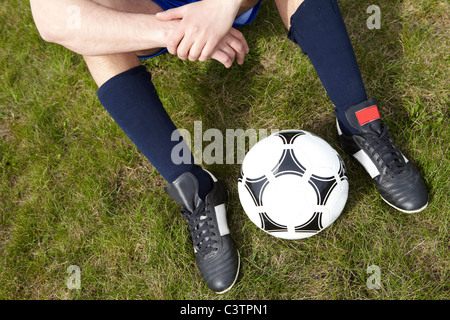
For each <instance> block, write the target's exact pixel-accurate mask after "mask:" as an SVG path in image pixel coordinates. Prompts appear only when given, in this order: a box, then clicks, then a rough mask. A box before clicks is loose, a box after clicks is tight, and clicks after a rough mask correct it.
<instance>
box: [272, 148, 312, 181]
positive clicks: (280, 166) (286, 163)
mask: <svg viewBox="0 0 450 320" xmlns="http://www.w3.org/2000/svg"><path fill="white" fill-rule="evenodd" d="M305 172H306V169H305V167H303V166H302V165H301V163H300V162H299V161H298V160H297V158H296V157H295V154H294V150H292V149H285V150H283V154H282V155H281V159H280V160H279V161H278V163H277V165H276V166H275V168H273V169H272V173H273V175H274V176H275V177H278V176H281V175H283V174H295V175H298V176H300V177H302V176H303V174H304V173H305Z"/></svg>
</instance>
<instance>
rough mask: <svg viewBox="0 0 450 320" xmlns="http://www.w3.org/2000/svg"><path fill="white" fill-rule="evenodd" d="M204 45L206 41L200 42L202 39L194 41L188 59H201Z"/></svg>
mask: <svg viewBox="0 0 450 320" xmlns="http://www.w3.org/2000/svg"><path fill="white" fill-rule="evenodd" d="M204 46H205V43H204V42H200V41H197V42H194V44H193V45H192V46H191V48H190V49H189V55H188V59H189V60H190V61H197V60H199V58H200V55H201V53H202V50H203V48H204Z"/></svg>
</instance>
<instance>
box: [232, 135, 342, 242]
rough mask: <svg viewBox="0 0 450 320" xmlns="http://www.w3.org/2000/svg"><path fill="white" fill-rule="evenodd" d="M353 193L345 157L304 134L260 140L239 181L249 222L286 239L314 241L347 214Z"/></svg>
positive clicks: (314, 136) (243, 164) (253, 149)
mask: <svg viewBox="0 0 450 320" xmlns="http://www.w3.org/2000/svg"><path fill="white" fill-rule="evenodd" d="M348 188H349V185H348V178H347V174H346V170H345V166H344V162H343V161H342V159H341V157H340V156H339V154H338V153H337V152H336V151H335V150H334V149H333V148H332V147H331V146H330V145H329V144H328V143H327V142H326V141H325V140H323V139H322V138H320V137H318V136H316V135H314V134H312V133H310V132H307V131H303V130H284V131H280V132H277V133H274V134H272V135H270V136H268V137H266V138H264V139H262V140H260V141H259V142H258V143H256V144H255V145H254V146H253V147H252V148H251V149H250V151H249V152H248V153H247V154H246V155H245V158H244V160H243V162H242V167H241V172H240V175H239V178H238V192H239V199H240V201H241V204H242V207H243V209H244V211H245V213H246V214H247V216H248V217H249V218H250V220H251V221H252V222H253V223H254V224H256V225H257V226H258V227H259V228H260V229H262V230H264V231H265V232H267V233H269V234H271V235H273V236H275V237H277V238H283V239H301V238H308V237H311V236H313V235H315V234H317V233H319V232H321V231H322V230H323V229H325V228H327V227H328V226H330V225H331V224H332V223H333V222H334V221H335V220H336V219H337V218H338V217H339V215H340V214H341V212H342V210H343V209H344V206H345V203H346V202H347V197H348Z"/></svg>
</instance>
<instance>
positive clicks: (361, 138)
mask: <svg viewBox="0 0 450 320" xmlns="http://www.w3.org/2000/svg"><path fill="white" fill-rule="evenodd" d="M345 115H346V117H347V120H348V122H349V123H350V125H351V126H352V127H353V128H354V129H356V130H357V131H358V132H359V133H358V134H355V135H350V136H349V135H346V134H344V133H343V132H342V130H341V128H340V127H339V122H338V123H337V130H338V136H339V140H340V142H341V144H342V146H343V148H344V149H345V151H346V152H347V153H349V154H350V155H352V156H353V157H354V158H355V159H356V160H358V162H359V163H360V164H361V165H362V166H363V167H364V168H365V169H366V171H367V172H368V173H369V175H370V176H371V177H372V179H373V181H374V182H375V185H376V188H377V190H378V192H379V193H380V195H381V197H382V198H383V200H385V201H386V202H387V203H388V204H389V205H391V206H392V207H394V208H396V209H398V210H400V211H403V212H406V213H415V212H420V211H422V210H423V209H425V208H426V206H427V205H428V192H427V189H426V187H425V182H424V181H423V179H422V176H421V175H420V173H419V172H418V171H417V170H416V168H415V167H414V166H413V164H412V163H411V162H409V161H408V159H406V157H405V156H404V155H403V154H402V153H401V152H400V150H399V149H398V148H397V147H396V146H395V144H394V142H393V141H392V138H391V137H390V136H389V132H388V128H387V126H386V124H384V123H383V122H382V121H381V119H380V115H379V112H378V107H377V101H376V99H374V98H372V99H369V100H366V101H364V102H362V103H360V104H357V105H355V106H352V107H350V108H349V109H348V110H347V111H346V112H345Z"/></svg>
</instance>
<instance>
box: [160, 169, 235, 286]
mask: <svg viewBox="0 0 450 320" xmlns="http://www.w3.org/2000/svg"><path fill="white" fill-rule="evenodd" d="M208 174H210V176H211V178H212V180H213V182H214V185H213V189H212V190H211V192H210V193H209V194H208V195H207V196H206V197H205V201H203V200H201V199H200V197H199V196H198V181H197V179H196V178H195V176H194V175H193V174H192V173H190V172H186V173H183V174H182V175H181V176H180V177H178V178H177V180H175V181H174V182H173V183H172V184H171V185H169V186H167V187H165V191H166V192H167V193H168V194H169V196H170V197H171V198H172V199H173V200H174V201H175V202H176V203H178V204H179V205H180V206H181V207H182V208H181V213H182V215H183V218H184V219H185V220H186V221H187V223H188V225H189V229H190V231H191V236H192V241H193V244H194V253H195V258H196V262H197V266H198V268H199V270H200V273H201V275H202V277H203V279H204V280H205V282H206V284H207V285H208V287H209V288H210V289H211V290H213V291H214V292H216V293H218V294H222V293H225V292H227V291H228V290H230V289H231V287H232V286H233V285H234V283H235V282H236V279H237V276H238V273H239V265H240V259H239V253H238V250H237V249H236V246H235V244H234V241H233V239H232V237H231V235H230V230H229V228H228V224H227V218H226V208H225V204H226V202H227V190H226V188H225V185H224V184H223V183H222V182H221V181H219V180H217V179H216V178H215V177H214V176H213V175H212V174H211V173H209V172H208Z"/></svg>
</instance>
